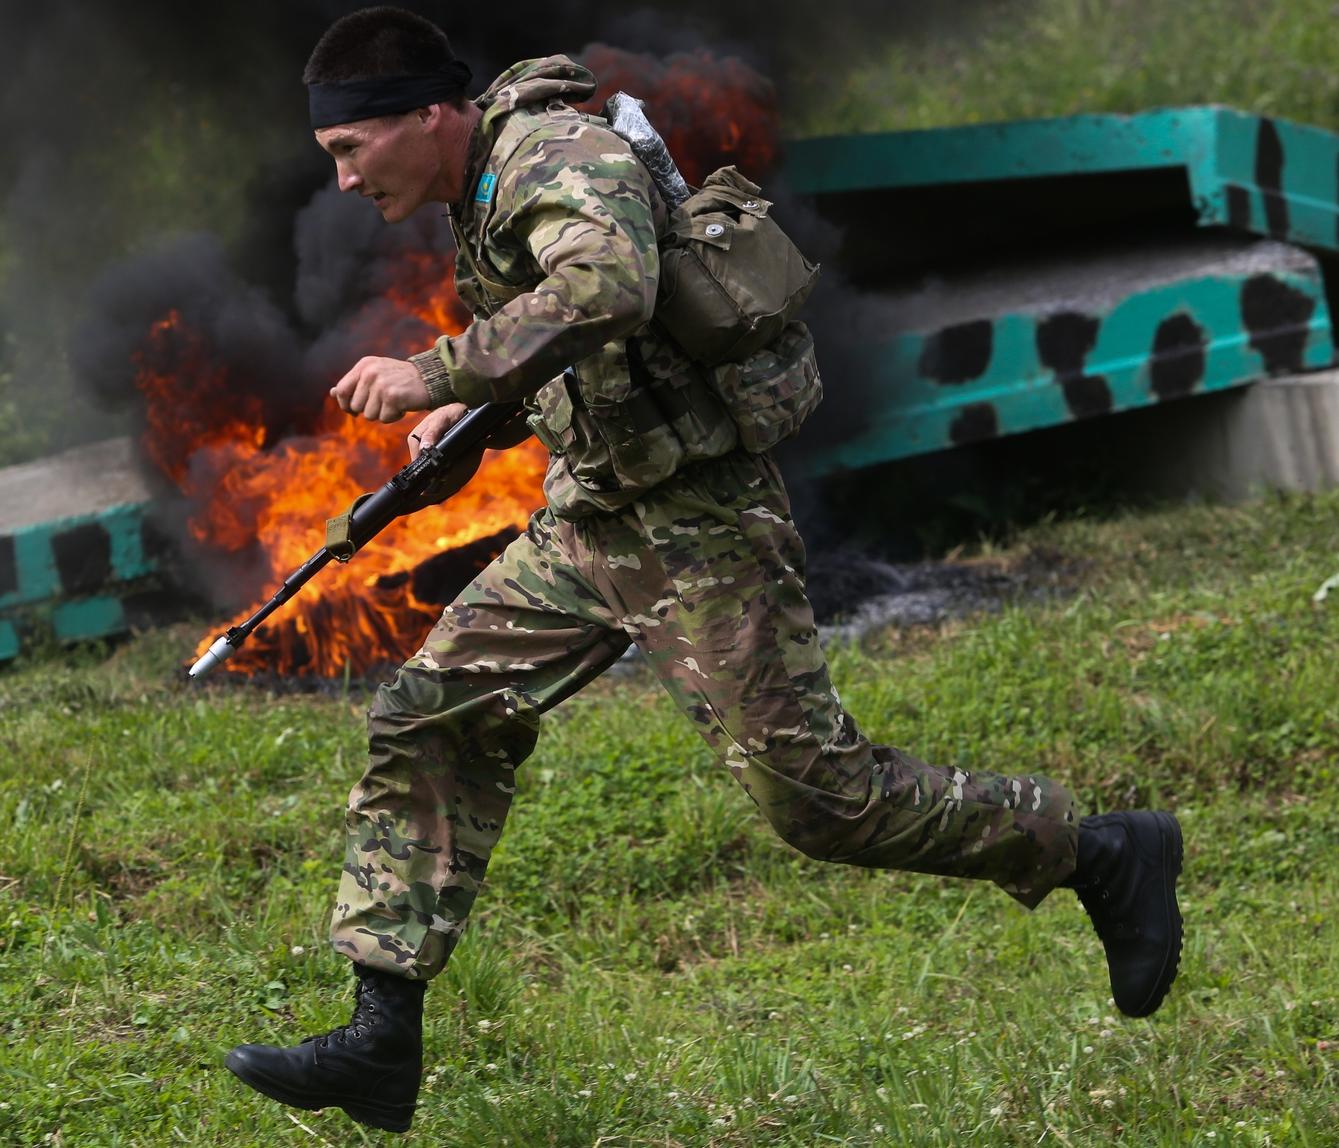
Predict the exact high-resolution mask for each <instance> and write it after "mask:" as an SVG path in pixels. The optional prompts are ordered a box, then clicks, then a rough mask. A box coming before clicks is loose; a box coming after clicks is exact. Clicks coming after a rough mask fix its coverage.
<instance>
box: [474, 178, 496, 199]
mask: <svg viewBox="0 0 1339 1148" xmlns="http://www.w3.org/2000/svg"><path fill="white" fill-rule="evenodd" d="M496 183H497V176H496V175H494V174H493V173H492V172H491V171H486V172H484V174H483V175H481V176H480V177H479V186H478V187H476V188H475V189H474V202H475V203H487V202H488V201H489V200H491V199H492V198H493V187H494V186H495V185H496Z"/></svg>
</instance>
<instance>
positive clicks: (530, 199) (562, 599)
mask: <svg viewBox="0 0 1339 1148" xmlns="http://www.w3.org/2000/svg"><path fill="white" fill-rule="evenodd" d="M592 88H593V84H592V83H591V80H590V77H589V74H588V73H585V72H584V70H583V69H580V68H578V67H577V66H576V65H574V64H572V63H571V62H570V61H567V60H565V59H563V58H561V57H556V58H554V59H551V60H547V61H539V62H535V63H531V64H526V65H520V66H518V67H517V68H515V69H513V70H512V71H511V72H509V73H507V74H506V75H504V76H503V77H502V78H501V79H500V80H499V81H498V83H496V84H495V85H494V86H493V87H492V88H490V89H489V92H488V93H485V95H484V96H483V97H481V100H482V103H483V105H484V107H485V117H484V120H483V121H482V123H481V127H480V140H479V145H478V151H477V152H476V161H477V166H476V173H477V174H476V179H477V183H472V184H471V186H477V187H479V190H478V191H477V192H476V193H475V197H474V199H473V200H472V201H471V202H469V203H467V204H466V205H464V208H463V209H458V210H457V211H456V212H455V214H454V216H453V223H454V225H455V226H456V228H457V237H458V239H459V240H460V242H461V256H460V262H459V265H458V275H459V280H458V284H459V288H460V290H461V293H462V295H463V296H464V297H465V298H466V299H467V301H469V302H470V303H471V304H472V305H473V306H474V307H475V309H476V313H478V314H479V315H480V321H479V322H476V323H475V324H474V325H473V326H471V327H470V328H469V329H468V330H467V331H466V332H465V333H464V334H462V335H459V336H455V337H453V338H447V339H443V340H442V341H440V342H439V344H438V347H437V348H436V349H434V350H433V351H432V352H428V353H426V354H425V355H421V356H416V357H415V358H416V361H417V362H418V363H419V364H420V369H422V370H423V371H424V374H425V377H427V378H428V379H429V382H430V387H431V388H432V389H433V393H434V398H435V399H436V401H438V402H439V403H440V402H445V401H449V400H451V399H456V398H458V399H460V400H461V401H464V402H467V403H470V404H471V405H474V404H477V403H479V402H482V401H486V400H489V399H504V398H520V397H523V396H527V395H529V396H533V399H532V408H533V409H534V411H535V415H534V418H533V422H534V423H535V424H537V425H538V427H539V429H540V431H541V434H542V436H543V437H544V438H545V441H546V442H548V444H549V446H550V449H551V452H552V455H553V457H552V460H551V464H550V468H549V473H548V476H547V479H546V483H545V494H546V498H547V502H548V505H547V506H546V507H545V508H544V509H543V510H541V511H539V512H537V513H536V514H535V515H534V517H533V518H532V519H531V521H530V524H529V527H528V529H527V531H526V533H525V534H524V535H522V536H521V537H520V538H518V539H517V540H516V541H515V542H514V543H513V544H512V545H511V546H509V547H508V549H507V551H506V552H505V553H504V554H503V555H502V556H501V557H500V558H499V559H498V560H497V561H496V562H495V563H493V565H492V566H490V567H489V568H488V569H487V570H485V571H484V572H483V574H481V575H480V576H479V578H478V579H476V580H475V582H474V583H473V584H472V585H471V586H470V587H469V588H468V589H467V590H465V591H464V592H463V593H462V594H461V595H460V597H459V598H457V600H456V601H455V602H454V603H453V604H452V605H451V606H449V607H447V609H446V610H445V611H444V612H443V614H442V618H441V620H440V621H439V622H438V624H437V625H436V627H435V628H434V629H433V631H432V633H431V634H430V635H429V636H428V639H427V641H426V642H425V643H424V645H423V648H422V649H421V650H420V651H419V652H418V653H417V654H416V655H415V656H414V657H412V658H411V659H410V660H409V661H408V662H407V663H406V664H405V666H404V667H403V668H402V669H401V670H400V671H399V673H398V674H397V676H396V679H395V681H394V682H393V683H391V684H388V685H385V686H383V687H382V688H381V689H380V691H379V692H378V694H377V697H376V700H375V702H374V704H373V707H372V710H371V713H370V715H369V733H370V758H369V764H368V768H367V772H366V773H365V775H364V776H363V778H362V780H361V781H360V782H359V783H358V785H357V786H356V787H355V788H354V790H353V792H352V794H351V795H350V801H349V812H348V852H347V856H346V861H345V866H344V876H343V878H342V881H341V884H340V891H339V898H338V903H337V905H336V908H335V914H334V920H333V924H332V939H333V942H334V944H335V946H336V948H337V949H338V950H339V951H341V952H344V953H345V954H346V955H348V956H350V957H352V958H354V959H356V960H358V961H360V962H363V963H365V964H370V965H372V966H374V967H379V968H383V969H386V970H389V971H393V972H398V973H400V974H402V975H404V976H408V977H412V978H418V979H426V978H429V977H432V976H434V975H436V974H437V973H438V972H440V971H441V969H442V967H443V965H444V964H445V962H446V959H447V958H448V956H449V955H450V952H451V949H452V948H453V946H454V945H455V942H456V940H457V939H458V937H459V935H460V932H461V930H462V928H463V926H464V922H465V919H466V916H467V915H468V913H469V910H470V907H471V905H472V903H473V901H474V898H475V895H476V894H477V892H478V889H479V885H480V883H481V882H482V880H483V877H484V870H485V868H486V866H487V863H488V858H489V856H490V855H491V853H492V850H493V847H494V845H495V844H496V842H497V840H498V837H499V835H500V834H501V832H502V827H503V823H504V821H505V819H506V815H507V810H508V808H509V806H510V804H511V798H512V794H513V793H514V792H515V778H514V771H515V769H516V767H517V766H519V765H520V763H521V762H522V761H523V760H524V759H525V758H526V757H527V756H528V755H529V753H530V752H531V750H532V749H533V748H534V745H535V741H536V738H537V736H538V730H539V718H540V715H541V714H542V713H543V712H544V711H545V710H547V709H549V708H551V707H552V706H554V705H556V704H558V703H559V702H560V701H562V700H563V699H564V698H567V697H570V696H571V695H572V694H573V693H575V692H576V691H577V690H579V689H580V688H581V687H582V686H583V685H585V684H586V683H587V682H589V681H590V680H592V679H593V678H595V677H596V676H597V675H599V674H600V673H601V672H602V671H603V670H604V669H606V668H607V667H608V666H609V665H610V664H611V663H612V662H614V661H615V660H616V659H617V658H618V657H619V656H620V655H621V654H622V653H623V652H624V651H625V650H626V649H627V647H628V645H629V644H630V643H633V642H635V643H636V644H637V645H638V646H639V647H640V649H641V650H642V651H643V653H644V654H645V656H646V659H647V662H648V664H649V665H650V666H651V668H652V670H653V671H654V673H655V674H656V675H657V677H658V678H659V679H660V681H661V682H662V683H663V684H664V685H665V687H666V689H667V690H668V691H669V693H670V695H671V696H672V697H673V699H674V701H675V703H676V704H677V705H678V706H679V708H680V709H681V710H682V711H683V712H684V713H685V715H686V716H687V717H688V718H689V719H690V720H691V721H692V722H693V723H694V725H695V726H696V728H697V729H698V730H699V731H700V732H701V734H702V736H703V738H704V739H705V740H706V742H707V744H708V745H710V746H711V747H712V749H713V751H714V752H715V753H716V754H717V756H718V757H719V758H720V759H721V760H722V761H723V762H724V763H725V765H726V766H727V767H728V768H729V769H730V771H731V772H732V773H733V774H734V776H735V777H736V778H737V779H738V780H739V781H740V783H741V784H742V785H743V786H744V789H745V791H746V792H747V793H748V794H749V796H750V797H751V798H752V799H753V800H754V802H756V803H757V805H758V807H759V808H760V809H761V810H762V812H763V814H764V815H765V816H766V817H767V818H768V820H769V821H770V822H771V823H772V825H773V826H774V827H775V828H776V830H777V831H778V833H780V834H781V836H782V837H783V838H784V839H785V840H786V841H788V842H789V843H791V844H792V845H794V846H795V847H796V848H797V849H800V850H802V851H803V852H805V853H806V854H808V855H810V856H813V857H817V858H821V859H823V860H829V861H843V862H846V863H849V864H855V865H864V866H871V867H878V868H895V869H911V870H918V871H921V872H927V873H940V874H950V875H954V876H963V877H982V878H988V879H990V880H993V881H995V882H996V883H997V884H999V885H1000V886H1001V887H1003V888H1004V889H1005V890H1006V891H1007V892H1008V893H1010V894H1011V895H1012V896H1014V897H1015V898H1017V899H1018V900H1019V901H1020V902H1022V903H1023V904H1024V905H1027V906H1029V907H1031V906H1033V905H1035V904H1037V903H1038V902H1039V901H1040V900H1041V899H1042V898H1043V897H1044V896H1045V895H1046V894H1047V893H1048V892H1049V891H1050V890H1051V889H1052V888H1054V887H1055V886H1056V885H1057V884H1058V883H1059V882H1060V881H1062V880H1064V879H1065V878H1066V877H1067V876H1068V875H1069V874H1070V873H1071V872H1072V871H1073V868H1074V859H1075V847H1076V839H1077V825H1076V814H1075V809H1074V801H1073V799H1072V797H1071V796H1070V795H1069V793H1068V792H1066V791H1065V790H1064V789H1063V788H1062V787H1060V786H1059V785H1057V784H1055V783H1054V782H1051V781H1048V780H1047V779H1045V778H1042V777H1033V776H1014V777H1008V776H1002V775H998V774H990V773H968V772H966V771H964V770H960V769H945V768H940V767H937V766H932V765H927V764H925V763H923V762H921V761H918V760H917V759H916V758H914V757H911V756H910V755H908V754H906V753H903V752H901V751H900V750H897V749H893V748H892V747H888V746H878V745H873V744H871V743H870V742H869V741H868V740H867V739H866V738H865V737H864V735H863V734H862V733H861V732H860V730H859V728H858V726H857V725H856V723H855V721H854V719H853V718H852V717H851V716H850V715H849V714H848V713H847V712H846V711H845V710H844V709H843V708H842V705H841V701H840V699H839V698H838V696H837V693H836V691H835V690H834V688H833V686H832V683H831V681H830V679H829V677H828V671H827V665H826V662H825V660H824V657H823V653H822V650H821V649H820V647H819V642H818V634H817V631H816V629H815V626H814V621H813V614H812V611H811V609H810V607H809V603H808V601H807V599H806V597H805V592H804V550H803V545H802V543H801V541H800V538H799V535H798V534H797V533H796V530H795V526H794V523H793V521H792V519H791V515H790V508H789V504H788V501H787V498H786V493H785V490H784V487H783V485H782V482H781V478H780V476H779V474H778V473H777V470H776V467H775V466H774V464H773V463H772V461H771V459H770V458H768V457H767V456H766V455H754V454H748V453H746V452H744V451H743V450H741V449H738V448H737V447H736V443H735V432H734V430H733V428H732V427H731V426H730V425H729V424H728V422H727V421H726V420H724V419H723V418H720V419H718V416H717V414H716V413H715V412H714V411H713V406H712V403H713V401H714V400H713V399H712V398H711V396H710V394H709V392H705V393H704V394H703V395H701V396H699V395H698V393H697V390H696V388H697V387H698V386H699V385H700V379H698V376H697V372H696V371H695V369H694V368H693V367H692V366H691V364H689V363H687V361H686V360H683V359H682V356H679V355H677V353H676V352H675V351H674V349H673V348H669V347H666V346H665V345H664V344H663V343H661V342H659V341H658V340H657V339H656V337H655V334H654V332H653V331H652V330H650V329H648V328H647V326H646V321H647V319H648V318H649V315H650V311H651V308H652V307H653V305H654V298H655V287H656V272H657V256H656V252H655V241H656V235H657V234H658V233H659V231H660V229H661V228H662V227H663V225H664V208H663V205H661V204H660V202H659V200H658V197H657V196H656V195H655V192H654V189H653V187H652V185H651V183H650V181H649V179H648V177H647V176H646V173H645V171H644V170H643V169H641V168H640V166H639V165H637V164H636V163H635V161H633V160H632V158H631V156H630V154H629V153H628V150H627V148H626V146H625V145H624V144H623V143H622V141H620V140H619V139H618V138H617V137H616V136H613V135H612V134H611V133H610V132H609V131H608V130H607V129H605V128H603V127H602V126H601V125H600V123H599V122H598V121H594V122H592V121H590V120H588V119H585V118H584V117H581V116H579V115H578V114H577V113H575V112H573V111H571V109H569V108H567V107H566V105H564V104H562V103H560V102H559V103H555V102H553V101H555V100H559V99H560V98H561V97H563V96H566V97H568V98H575V99H583V98H586V97H587V96H588V95H589V92H590V91H591V90H592ZM522 117H524V119H522ZM518 120H521V123H519V124H518V122H517V121H518ZM490 177H491V178H490ZM536 284H538V286H536ZM569 361H570V362H576V363H577V365H578V372H577V374H578V383H577V385H576V387H575V388H572V387H570V386H568V385H567V384H562V383H559V382H549V381H547V380H548V379H549V378H550V376H551V375H553V374H555V373H556V372H557V371H558V370H560V369H561V368H562V367H563V366H565V365H566V364H567V363H568V362H569ZM630 364H631V365H630ZM555 388H561V391H560V392H559V391H557V390H555ZM648 391H649V392H650V395H651V397H650V399H649V400H648V401H646V402H645V404H644V405H642V406H639V405H638V402H639V401H640V400H638V399H637V397H636V396H638V395H641V396H643V398H645V396H646V393H647V392H648ZM699 399H700V401H697V400H699ZM690 402H696V405H695V406H693V408H692V409H691V410H689V409H687V408H686V405H685V404H687V403H690ZM713 420H717V421H713ZM625 434H626V437H624V436H625ZM638 436H640V437H638ZM637 445H639V446H640V456H639V454H638V452H637V451H634V450H633V449H632V447H633V446H637ZM661 471H666V473H664V474H662V473H661Z"/></svg>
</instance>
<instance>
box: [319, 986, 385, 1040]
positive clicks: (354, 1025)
mask: <svg viewBox="0 0 1339 1148" xmlns="http://www.w3.org/2000/svg"><path fill="white" fill-rule="evenodd" d="M353 993H354V1004H353V1016H352V1017H350V1018H349V1023H348V1024H342V1025H340V1026H339V1027H338V1028H332V1029H331V1030H330V1031H329V1032H327V1033H324V1034H322V1035H320V1036H307V1037H303V1039H302V1043H303V1044H308V1043H311V1042H312V1041H315V1042H316V1046H317V1047H318V1048H329V1047H330V1042H331V1041H332V1040H333V1041H335V1042H336V1043H338V1044H347V1043H348V1042H349V1040H362V1039H363V1037H364V1036H366V1035H367V1032H368V1030H369V1029H370V1028H371V1027H372V1026H373V1025H374V1024H375V1023H376V1011H377V1002H376V999H375V998H374V996H373V994H372V982H371V980H370V979H369V978H367V977H359V978H358V984H357V985H356V986H355V988H354V990H353Z"/></svg>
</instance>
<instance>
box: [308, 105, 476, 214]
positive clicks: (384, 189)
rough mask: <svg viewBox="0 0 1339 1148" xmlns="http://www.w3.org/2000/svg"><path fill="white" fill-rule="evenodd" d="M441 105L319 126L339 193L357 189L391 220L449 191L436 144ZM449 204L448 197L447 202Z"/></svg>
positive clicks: (446, 176) (320, 135)
mask: <svg viewBox="0 0 1339 1148" xmlns="http://www.w3.org/2000/svg"><path fill="white" fill-rule="evenodd" d="M438 118H439V116H438V114H437V109H427V108H420V109H419V110H418V111H413V112H406V113H405V114H404V115H399V116H383V117H380V118H378V119H371V120H358V121H357V122H355V123H351V124H337V125H336V126H334V127H329V128H320V129H318V130H317V132H316V142H317V143H319V144H320V145H321V147H323V148H324V149H325V150H326V151H327V152H328V153H329V154H330V156H331V157H332V158H333V159H334V161H335V172H336V175H337V176H338V178H339V189H340V191H356V192H357V193H358V194H359V195H360V196H362V197H363V198H364V199H370V200H371V201H372V205H373V206H374V207H375V208H376V209H377V210H378V211H380V212H381V217H382V218H383V219H384V220H386V222H388V223H395V222H398V221H399V220H401V219H405V218H407V217H408V216H410V215H412V214H413V213H414V211H416V210H417V209H418V208H419V207H421V206H422V205H423V204H425V203H428V202H430V201H432V200H436V199H439V198H440V197H441V196H442V195H443V194H444V192H445V190H449V189H447V188H446V187H445V185H446V184H449V183H450V179H449V178H448V173H447V171H446V170H445V168H446V167H447V165H446V164H445V162H444V157H443V155H442V149H441V148H440V147H439V146H438V144H437V132H436V130H435V129H434V125H435V123H436V121H437V120H438ZM447 202H450V201H447Z"/></svg>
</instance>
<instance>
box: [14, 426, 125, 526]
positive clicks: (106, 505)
mask: <svg viewBox="0 0 1339 1148" xmlns="http://www.w3.org/2000/svg"><path fill="white" fill-rule="evenodd" d="M151 498H152V492H151V491H150V489H149V485H148V483H147V482H146V481H145V479H144V477H143V475H142V474H141V473H140V470H139V467H138V466H137V465H136V463H135V450H134V443H133V441H132V440H131V439H129V438H113V439H107V440H105V441H103V442H96V443H90V444H88V445H86V446H80V447H75V448H73V449H72V450H67V451H64V452H62V453H61V454H55V455H51V456H49V457H47V458H41V459H37V460H36V461H34V462H26V463H20V464H19V465H18V466H8V467H5V468H3V469H0V534H12V533H15V532H17V531H19V530H22V529H24V528H25V527H29V526H36V525H37V524H38V523H41V522H51V521H54V520H56V519H65V518H82V517H85V516H87V515H96V514H99V513H101V512H102V511H104V510H109V509H110V508H111V507H113V506H125V505H128V504H135V503H145V502H148V501H149V500H150V499H151Z"/></svg>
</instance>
